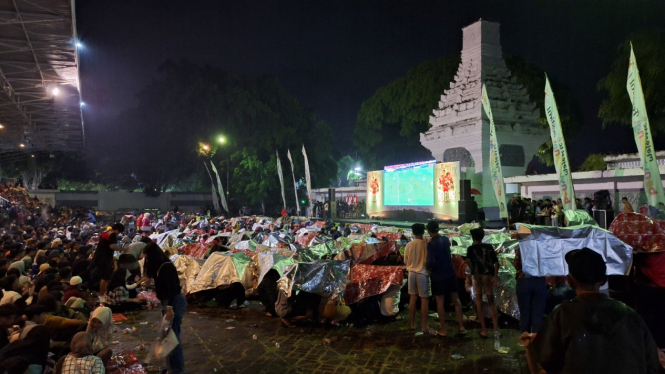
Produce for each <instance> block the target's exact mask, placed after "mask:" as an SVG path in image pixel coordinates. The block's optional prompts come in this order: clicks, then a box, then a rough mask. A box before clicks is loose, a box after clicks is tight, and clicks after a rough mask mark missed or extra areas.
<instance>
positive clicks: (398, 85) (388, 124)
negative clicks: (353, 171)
mask: <svg viewBox="0 0 665 374" xmlns="http://www.w3.org/2000/svg"><path fill="white" fill-rule="evenodd" d="M459 62H460V57H459V56H453V57H447V58H442V59H439V60H435V61H428V62H425V63H423V64H421V65H419V66H418V67H416V68H415V69H413V70H411V71H409V72H408V73H407V75H406V76H405V77H402V78H399V79H397V80H395V81H393V82H392V83H389V84H388V85H386V86H384V87H381V88H379V89H378V90H376V92H375V93H374V95H372V97H370V98H369V99H367V100H366V101H365V102H364V103H362V105H361V106H360V111H359V112H358V117H357V119H356V128H355V130H354V132H353V142H354V144H355V146H356V147H358V150H359V151H360V152H361V153H362V154H363V155H364V156H365V164H366V166H367V167H369V168H377V167H383V165H386V164H390V163H398V162H408V161H417V160H423V159H426V158H429V157H430V155H429V152H428V151H427V149H425V148H424V147H423V146H421V145H420V133H422V132H425V131H427V129H428V128H429V116H430V115H431V114H432V110H433V109H434V108H436V107H437V103H438V102H439V99H440V97H441V94H442V93H443V91H444V90H445V89H447V88H448V87H450V82H451V81H452V79H453V77H454V76H455V73H456V72H457V67H458V65H459ZM368 170H370V169H368Z"/></svg>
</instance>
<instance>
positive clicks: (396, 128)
mask: <svg viewBox="0 0 665 374" xmlns="http://www.w3.org/2000/svg"><path fill="white" fill-rule="evenodd" d="M504 60H505V61H506V65H507V66H508V68H509V69H510V70H511V72H512V76H513V77H514V78H515V79H516V81H517V82H518V83H520V84H521V85H523V86H524V87H525V88H526V90H527V92H528V93H529V97H530V98H531V100H533V101H534V102H535V103H536V104H537V107H538V108H539V109H540V112H541V116H540V118H539V122H540V123H541V124H542V125H543V126H547V120H546V118H545V110H544V97H545V94H544V90H545V74H544V72H543V71H542V70H541V69H540V68H538V67H537V66H535V65H533V64H530V63H528V62H525V61H524V60H522V59H521V58H518V57H514V56H505V55H504ZM459 63H460V57H459V56H453V57H447V58H442V59H439V60H435V61H428V62H425V63H423V64H421V65H420V66H418V67H416V68H415V69H413V70H411V71H409V72H408V73H407V75H406V76H405V77H402V78H399V79H397V80H395V81H393V82H392V83H389V84H388V85H386V86H384V87H381V88H379V89H378V90H377V91H376V93H374V95H372V97H370V98H369V99H367V100H366V101H365V102H364V103H363V104H362V105H361V107H360V111H359V112H358V117H357V120H356V128H355V131H354V134H353V141H354V144H355V145H356V147H358V150H359V151H360V152H361V153H362V154H363V155H364V157H365V160H366V163H367V165H368V166H369V167H371V168H380V167H383V166H384V165H387V164H391V163H402V162H411V161H421V160H423V159H427V158H430V157H431V155H430V154H429V151H428V150H427V149H425V148H424V147H422V146H421V145H420V134H421V133H423V132H425V131H427V130H428V129H429V116H430V115H432V110H433V109H435V108H437V106H438V102H439V100H440V97H441V95H442V94H443V92H444V90H446V89H448V88H449V87H450V83H451V82H452V81H453V80H454V78H455V74H456V73H457V68H458V66H459ZM550 81H551V83H552V88H553V90H554V92H555V94H556V98H557V105H558V107H559V114H560V116H561V121H562V126H563V131H564V135H565V136H572V135H574V134H575V132H576V130H577V129H578V128H579V117H580V115H579V107H578V106H577V104H576V103H575V102H574V101H573V99H572V98H571V97H570V96H569V95H568V94H567V92H566V90H565V89H564V88H563V87H561V86H560V85H559V84H557V82H556V81H555V80H552V79H551V78H550ZM551 147H552V144H551V143H546V144H544V145H543V146H541V148H540V150H539V152H538V156H539V158H540V159H541V160H542V161H543V162H545V163H547V164H548V165H552V148H551ZM368 170H369V169H368Z"/></svg>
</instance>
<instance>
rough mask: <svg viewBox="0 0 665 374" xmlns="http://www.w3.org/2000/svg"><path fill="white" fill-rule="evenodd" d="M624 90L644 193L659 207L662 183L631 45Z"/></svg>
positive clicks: (664, 196) (662, 199)
mask: <svg viewBox="0 0 665 374" xmlns="http://www.w3.org/2000/svg"><path fill="white" fill-rule="evenodd" d="M626 88H627V89H628V95H629V96H630V101H631V102H632V104H633V135H634V136H635V143H637V151H638V153H639V154H640V161H642V169H643V170H644V192H645V193H646V195H647V199H648V201H649V205H652V206H655V207H659V204H663V203H665V195H664V194H663V183H662V182H661V179H660V171H659V170H658V162H657V160H656V152H655V151H654V149H653V140H652V138H651V128H650V126H649V118H648V117H647V108H646V104H645V103H644V93H643V92H642V80H641V79H640V72H639V70H638V69H637V60H635V53H633V44H632V43H631V45H630V63H629V64H628V82H627V83H626Z"/></svg>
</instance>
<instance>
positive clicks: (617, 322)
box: [520, 248, 659, 374]
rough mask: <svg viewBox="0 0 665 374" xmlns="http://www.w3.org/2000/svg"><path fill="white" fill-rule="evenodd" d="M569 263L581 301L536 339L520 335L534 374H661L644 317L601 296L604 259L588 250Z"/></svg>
mask: <svg viewBox="0 0 665 374" xmlns="http://www.w3.org/2000/svg"><path fill="white" fill-rule="evenodd" d="M566 262H567V263H568V269H569V275H568V282H569V283H570V285H571V286H572V287H573V288H574V289H575V292H576V293H577V297H575V298H574V299H573V300H571V301H564V302H563V303H562V304H561V305H560V306H559V307H558V308H556V309H554V311H553V312H552V313H551V314H550V315H549V316H548V317H547V319H546V320H545V324H544V325H543V327H541V329H540V331H539V332H538V335H537V336H536V337H535V338H534V334H529V333H526V332H525V333H522V335H521V336H520V342H521V343H522V344H523V345H524V347H525V348H526V357H527V363H528V364H529V369H530V371H531V373H539V374H542V373H570V374H577V373H580V374H581V373H604V374H611V373H617V374H618V373H634V374H647V373H649V374H652V373H653V374H656V373H658V366H659V363H658V348H657V347H656V343H655V342H654V340H653V338H652V337H651V334H650V333H649V330H648V329H647V327H646V325H645V324H644V321H642V318H641V317H640V316H639V315H638V314H637V313H635V311H633V310H632V309H631V308H629V307H628V306H626V305H625V304H623V303H621V302H619V301H616V300H613V299H611V298H609V297H608V296H606V295H605V294H602V293H600V292H599V289H600V286H601V285H602V284H604V283H605V281H606V280H607V276H606V275H605V272H606V270H607V267H606V265H605V261H604V260H603V257H602V256H601V255H600V254H598V253H596V252H594V251H593V250H591V249H589V248H584V249H581V250H574V251H571V252H569V253H567V254H566Z"/></svg>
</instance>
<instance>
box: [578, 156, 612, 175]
mask: <svg viewBox="0 0 665 374" xmlns="http://www.w3.org/2000/svg"><path fill="white" fill-rule="evenodd" d="M604 158H605V156H604V155H601V154H593V155H589V157H587V158H586V160H584V162H583V163H582V165H581V166H580V171H595V170H605V169H606V166H605V160H604Z"/></svg>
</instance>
